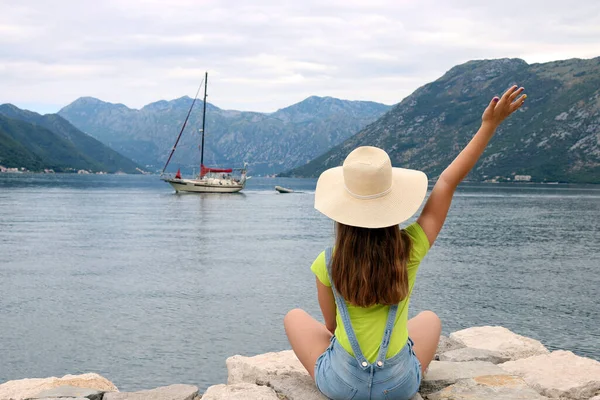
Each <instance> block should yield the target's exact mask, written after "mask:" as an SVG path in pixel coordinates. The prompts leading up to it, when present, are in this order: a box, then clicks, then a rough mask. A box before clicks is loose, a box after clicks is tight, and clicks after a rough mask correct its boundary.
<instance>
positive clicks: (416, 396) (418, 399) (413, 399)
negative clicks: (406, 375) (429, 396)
mask: <svg viewBox="0 0 600 400" xmlns="http://www.w3.org/2000/svg"><path fill="white" fill-rule="evenodd" d="M410 400H423V398H422V397H421V395H420V394H419V393H417V394H415V395H414V396H413V397H412V399H410Z"/></svg>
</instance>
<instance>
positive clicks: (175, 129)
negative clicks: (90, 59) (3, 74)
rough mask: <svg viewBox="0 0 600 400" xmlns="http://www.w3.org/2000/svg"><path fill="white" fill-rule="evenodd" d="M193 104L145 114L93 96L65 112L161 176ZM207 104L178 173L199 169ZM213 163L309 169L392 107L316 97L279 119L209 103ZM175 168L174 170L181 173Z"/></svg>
mask: <svg viewBox="0 0 600 400" xmlns="http://www.w3.org/2000/svg"><path fill="white" fill-rule="evenodd" d="M191 103H192V99H191V98H189V97H182V98H179V99H176V100H172V101H164V100H162V101H158V102H155V103H152V104H148V105H147V106H145V107H143V108H142V109H140V110H135V109H130V108H128V107H126V106H124V105H122V104H111V103H106V102H103V101H101V100H98V99H94V98H91V97H83V98H80V99H77V100H76V101H74V102H73V103H71V104H69V105H68V106H66V107H64V108H63V109H62V110H60V111H59V115H61V116H63V117H64V118H66V119H67V120H69V121H70V122H71V123H72V124H73V125H75V126H76V127H78V128H79V129H81V130H82V131H84V132H86V133H88V134H90V135H92V136H94V137H95V138H97V139H98V140H100V141H102V142H103V143H105V144H107V145H108V146H110V147H112V148H113V149H115V150H117V151H119V152H120V153H122V154H124V155H126V156H128V157H130V158H131V159H133V160H135V161H136V162H138V163H140V164H143V165H147V166H149V167H152V168H154V169H160V168H162V167H163V165H164V163H165V161H166V159H167V157H168V155H169V152H170V150H171V148H172V146H173V144H174V142H175V139H176V138H177V134H178V133H179V131H180V129H181V125H182V123H183V121H184V119H185V116H186V115H187V112H188V110H189V108H190V105H191ZM202 106H203V104H202V101H201V100H199V101H197V102H196V105H195V106H194V109H193V111H192V114H191V116H190V120H189V121H188V124H187V127H186V131H185V132H184V134H183V136H182V139H181V142H180V144H179V145H178V147H177V151H176V152H175V156H174V158H173V161H172V163H173V164H174V165H175V166H190V165H192V166H195V167H197V166H198V163H199V162H200V155H199V150H198V145H199V143H200V135H199V132H198V128H200V127H201V125H202ZM206 106H207V107H206V108H207V110H206V139H205V143H206V151H205V164H207V165H212V166H233V167H236V166H241V165H242V163H243V162H244V161H247V162H248V163H249V164H250V173H251V174H253V175H258V174H270V173H274V172H280V171H283V170H286V169H290V168H293V167H295V166H297V165H302V164H305V163H306V162H308V161H310V160H311V159H313V158H314V157H316V156H317V155H319V154H321V153H323V152H324V151H325V150H327V149H329V148H331V147H332V146H334V145H336V144H338V143H341V142H342V141H343V140H345V139H347V138H348V137H350V136H351V135H352V134H354V133H356V132H358V131H359V130H360V129H361V128H363V127H364V126H365V125H367V124H368V123H370V122H373V121H374V120H376V119H377V118H378V117H380V116H381V115H382V114H383V113H385V112H386V111H387V110H388V109H389V108H390V107H389V106H386V105H384V104H379V103H373V102H368V101H345V100H339V99H335V98H331V97H309V98H307V99H306V100H304V101H302V102H300V103H297V104H294V105H292V106H289V107H286V108H283V109H280V110H278V111H276V112H274V113H258V112H243V111H232V110H222V109H220V108H218V107H215V106H214V105H212V104H210V103H207V104H206ZM173 168H174V167H173Z"/></svg>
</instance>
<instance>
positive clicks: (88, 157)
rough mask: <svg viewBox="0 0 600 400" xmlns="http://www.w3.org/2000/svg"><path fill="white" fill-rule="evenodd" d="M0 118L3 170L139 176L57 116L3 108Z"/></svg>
mask: <svg viewBox="0 0 600 400" xmlns="http://www.w3.org/2000/svg"><path fill="white" fill-rule="evenodd" d="M0 117H1V118H2V120H1V121H2V125H1V126H0V135H1V136H0V137H1V138H2V139H1V140H2V143H1V145H2V146H1V147H0V151H1V153H0V164H2V165H4V166H5V167H25V168H27V169H30V170H41V169H44V168H51V169H55V170H58V171H66V170H69V169H85V170H91V171H93V172H98V171H105V172H118V171H122V172H127V173H139V171H137V170H136V168H138V165H137V164H135V163H134V162H133V161H131V160H129V159H127V158H125V157H124V156H122V155H120V154H119V153H117V152H116V151H114V150H112V149H110V148H109V147H107V146H105V145H104V144H102V143H100V142H99V141H98V140H96V139H94V138H92V137H91V136H88V135H86V134H85V133H83V132H81V131H79V130H78V129H77V128H75V127H74V126H73V125H72V124H71V123H69V122H68V121H67V120H65V119H64V118H62V117H60V116H59V115H57V114H47V115H40V114H37V113H34V112H31V111H27V110H21V109H20V108H18V107H15V106H14V105H12V104H2V105H0Z"/></svg>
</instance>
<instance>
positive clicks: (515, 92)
mask: <svg viewBox="0 0 600 400" xmlns="http://www.w3.org/2000/svg"><path fill="white" fill-rule="evenodd" d="M523 90H525V88H524V87H520V88H519V89H517V90H515V91H514V92H512V94H511V95H510V96H509V97H508V100H509V101H510V102H511V103H512V102H513V101H514V100H515V99H516V98H517V96H518V95H519V94H521V93H523Z"/></svg>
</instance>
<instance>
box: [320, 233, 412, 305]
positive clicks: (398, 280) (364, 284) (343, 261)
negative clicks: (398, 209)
mask: <svg viewBox="0 0 600 400" xmlns="http://www.w3.org/2000/svg"><path fill="white" fill-rule="evenodd" d="M410 251H411V240H410V237H409V236H408V234H407V233H406V232H404V231H403V230H400V227H398V225H394V226H390V227H387V228H375V229H371V228H358V227H354V226H348V225H344V224H341V223H339V222H336V240H335V252H334V254H333V260H332V265H331V275H332V280H333V284H334V286H335V287H336V288H337V290H338V291H339V292H340V294H341V295H342V297H343V298H344V299H345V300H346V301H348V302H349V303H351V304H353V305H355V306H358V307H369V306H372V305H375V304H383V305H394V304H398V303H399V302H401V301H402V300H403V299H405V298H406V297H407V296H408V294H409V293H408V291H409V287H408V270H407V264H408V258H409V255H410Z"/></svg>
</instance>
